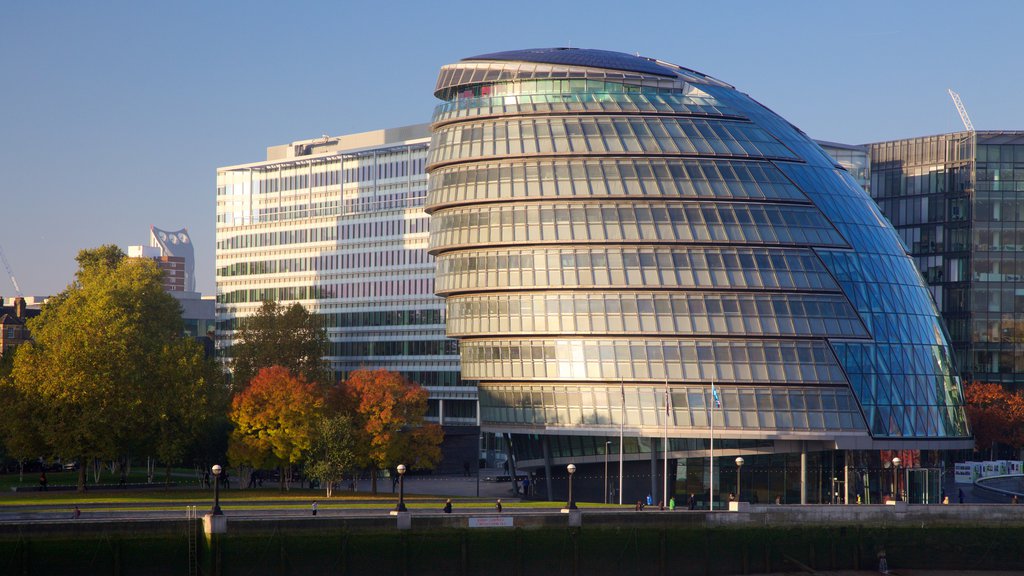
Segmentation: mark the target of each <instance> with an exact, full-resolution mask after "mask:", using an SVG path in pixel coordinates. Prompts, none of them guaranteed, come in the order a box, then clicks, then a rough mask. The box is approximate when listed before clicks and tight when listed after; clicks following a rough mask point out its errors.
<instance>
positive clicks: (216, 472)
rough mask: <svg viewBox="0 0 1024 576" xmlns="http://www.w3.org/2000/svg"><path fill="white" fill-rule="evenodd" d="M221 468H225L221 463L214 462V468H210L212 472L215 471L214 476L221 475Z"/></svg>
mask: <svg viewBox="0 0 1024 576" xmlns="http://www.w3.org/2000/svg"><path fill="white" fill-rule="evenodd" d="M221 470H223V468H221V467H220V464H214V465H213V468H210V472H213V475H214V476H220V473H221Z"/></svg>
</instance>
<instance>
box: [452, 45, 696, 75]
mask: <svg viewBox="0 0 1024 576" xmlns="http://www.w3.org/2000/svg"><path fill="white" fill-rule="evenodd" d="M462 60H463V61H464V62H465V61H470V60H509V61H514V62H541V63H544V64H564V65H567V66H587V67H590V68H608V69H610V70H626V71H628V72H639V73H641V74H655V75H658V76H668V77H670V78H674V77H675V76H676V74H675V72H673V71H672V69H671V68H667V67H665V66H662V65H661V64H658V63H657V61H655V60H654V59H652V58H645V57H643V56H640V55H636V56H634V55H632V54H624V53H622V52H611V51H609V50H591V49H584V48H530V49H526V50H509V51H507V52H495V53H493V54H481V55H479V56H471V57H469V58H463V59H462Z"/></svg>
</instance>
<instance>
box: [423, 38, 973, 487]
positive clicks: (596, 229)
mask: <svg viewBox="0 0 1024 576" xmlns="http://www.w3.org/2000/svg"><path fill="white" fill-rule="evenodd" d="M434 94H435V96H436V97H437V98H439V99H440V100H441V101H442V102H441V104H440V105H439V106H438V107H437V108H436V110H435V113H434V116H433V124H432V128H433V137H432V140H431V149H430V155H429V160H428V166H427V170H428V172H429V173H430V180H429V189H428V196H427V208H426V209H427V212H428V213H430V214H431V226H430V252H431V253H432V254H434V255H436V258H437V272H436V274H437V281H436V291H437V293H438V294H439V295H442V296H444V297H445V298H446V299H447V317H448V323H447V330H448V335H449V336H453V337H456V338H458V339H459V340H460V353H461V358H462V373H463V377H464V378H467V379H472V380H479V398H480V417H481V421H482V427H483V429H484V430H485V431H489V432H495V433H501V434H505V435H507V436H508V437H509V438H510V439H511V441H512V445H513V451H514V457H515V458H514V463H515V464H516V466H517V468H518V469H519V470H520V471H524V470H525V471H527V472H529V473H531V474H533V475H534V476H535V479H536V480H538V482H533V483H532V484H533V485H534V486H535V487H536V488H535V489H536V490H538V492H537V493H535V494H536V495H537V496H538V497H545V496H546V497H548V498H555V497H559V496H561V495H564V486H565V482H564V478H565V465H566V464H568V463H570V462H572V463H574V464H576V465H577V467H578V469H579V470H580V471H579V472H578V473H577V474H576V481H577V483H578V484H577V486H578V488H577V490H579V492H578V494H581V496H580V498H588V499H601V498H602V493H603V494H604V495H608V492H614V491H615V490H616V489H617V486H618V484H619V482H620V481H619V480H617V479H616V478H614V477H616V476H618V472H617V470H616V471H615V472H614V473H612V476H613V478H612V479H611V480H609V479H608V474H609V473H608V472H604V474H603V479H604V485H602V483H601V479H602V470H607V465H608V464H607V462H608V460H609V458H611V460H612V462H614V463H615V464H613V465H612V467H613V469H614V468H617V465H618V462H616V461H617V460H618V459H619V454H620V450H621V453H623V454H624V457H623V460H625V463H624V464H623V468H624V476H625V477H624V478H622V479H621V482H622V483H623V489H622V491H620V492H619V493H618V495H617V498H619V499H623V497H624V500H625V501H633V500H635V499H637V498H639V497H641V496H642V495H646V494H654V495H655V500H658V499H659V498H660V497H666V498H667V496H669V495H670V494H665V495H660V494H661V491H662V489H661V486H662V481H665V480H666V478H661V477H660V475H661V474H663V473H662V467H663V466H664V468H665V469H668V470H669V472H668V476H669V478H668V480H671V488H670V492H673V493H684V492H685V493H690V492H696V493H697V494H698V497H700V496H699V495H700V494H704V496H703V498H705V499H706V498H707V494H708V488H709V485H713V486H714V489H713V490H712V492H713V493H715V494H718V493H719V492H726V491H727V490H728V487H729V486H734V484H731V482H732V481H733V480H730V478H738V476H739V470H737V468H736V465H734V464H731V463H732V462H733V461H734V459H735V457H736V456H741V455H742V456H743V457H744V458H745V459H746V462H747V466H746V467H744V468H743V470H742V472H743V474H744V475H745V476H747V475H749V476H750V479H749V480H746V479H745V480H743V486H744V487H746V489H747V491H748V492H747V494H745V495H744V496H745V499H754V498H758V499H760V500H762V501H765V502H767V501H769V499H774V498H775V497H776V496H780V497H784V498H785V499H786V500H787V501H795V500H797V499H799V501H802V502H803V501H827V500H829V499H831V500H835V499H836V498H839V499H842V500H847V499H849V498H852V497H856V495H859V494H861V493H862V492H863V494H864V495H865V496H867V497H869V499H870V498H877V497H879V496H880V495H882V494H885V493H890V492H892V490H894V489H895V490H896V491H897V492H902V493H903V494H904V495H906V496H907V497H913V496H914V494H912V493H913V492H914V491H915V490H916V491H917V493H918V496H921V494H920V493H921V491H922V490H923V491H924V492H928V490H929V489H930V488H931V487H934V486H936V484H935V483H934V479H931V480H922V479H921V478H916V477H915V478H911V477H909V476H908V477H907V479H906V480H905V484H904V485H903V487H902V488H897V487H896V485H899V484H900V482H899V481H898V480H897V481H889V480H886V478H887V476H885V474H887V473H888V472H883V469H882V467H881V463H882V462H883V461H885V462H888V461H889V457H890V456H891V455H892V454H894V453H897V452H896V451H899V452H898V453H899V454H901V458H902V460H903V463H904V466H907V467H915V466H917V467H922V468H924V467H927V466H929V465H931V461H930V459H931V460H934V459H936V457H935V456H934V455H935V454H937V453H938V452H937V451H939V450H945V449H959V448H967V447H971V446H972V441H971V439H970V431H969V429H968V425H967V422H966V419H965V416H964V410H963V397H962V390H961V384H960V380H959V378H958V376H957V374H956V371H955V369H954V364H953V358H952V355H951V352H950V347H949V342H948V338H947V336H946V332H945V329H944V328H943V325H942V322H941V320H940V317H939V315H938V313H937V311H936V309H935V306H934V304H933V302H932V299H931V297H930V295H929V293H928V289H927V288H926V286H925V285H924V283H923V282H922V279H921V277H920V275H919V274H918V272H917V269H916V267H915V266H914V262H913V260H912V259H911V258H910V257H909V256H908V254H907V251H906V250H905V248H904V246H903V244H902V243H901V241H900V239H899V237H898V236H897V234H896V233H895V231H894V230H893V228H892V226H891V225H890V224H889V223H888V221H887V220H886V219H885V217H884V216H882V214H881V213H880V212H879V210H878V207H877V206H876V205H875V203H874V202H872V200H871V198H870V197H869V196H868V195H867V194H866V193H865V192H864V190H863V189H862V187H861V186H860V183H859V182H858V177H863V175H851V173H850V172H849V171H848V170H847V168H845V167H844V166H842V165H841V164H839V163H837V162H835V161H834V160H832V159H831V158H830V157H829V156H828V155H827V154H825V153H824V152H823V151H822V149H821V148H820V147H819V146H818V145H816V144H815V143H814V142H812V141H811V140H810V139H808V137H807V136H806V135H804V134H803V133H802V132H801V131H800V130H799V129H797V128H795V127H794V126H792V125H791V124H790V123H788V122H787V121H786V120H784V119H783V118H780V117H779V116H777V115H775V114H774V113H772V112H771V111H770V110H768V109H766V108H765V107H763V106H762V105H760V104H758V103H757V102H756V101H754V100H753V99H751V98H750V97H749V96H747V95H745V94H743V93H742V92H739V91H738V90H736V89H734V88H733V87H732V86H730V85H728V84H726V83H724V82H721V81H719V80H716V79H714V78H711V77H709V76H706V75H704V74H701V73H699V72H696V71H693V70H689V69H686V68H683V67H680V66H676V65H674V64H669V63H666V62H663V61H660V60H655V59H650V58H644V57H639V56H632V55H628V54H621V53H615V52H606V51H601V50H582V49H567V48H557V49H539V50H519V51H511V52H502V53H496V54H487V55H482V56H476V57H472V58H466V59H464V60H462V61H460V62H458V63H455V64H450V65H446V66H444V67H442V69H441V72H440V75H439V77H438V80H437V85H436V88H435V92H434ZM620 438H621V441H620ZM666 438H667V445H666V443H665V439H666ZM712 439H713V441H714V448H715V456H716V457H718V459H719V460H718V461H717V462H716V465H715V466H714V468H713V470H714V473H713V474H712V470H711V469H710V467H709V466H708V456H709V453H710V449H711V448H712ZM883 451H884V452H883ZM669 460H671V462H672V465H671V468H669V466H668V462H669ZM602 466H604V468H603V467H602ZM808 470H816V471H817V476H816V479H815V478H812V477H811V475H810V474H809V473H808ZM894 476H895V475H894ZM559 478H562V480H559ZM637 478H641V480H637ZM822 478H827V479H828V480H822ZM648 481H649V482H650V483H649V484H647V482H648ZM837 483H838V484H842V485H843V486H845V487H846V488H845V489H844V490H841V491H840V489H839V488H838V487H837ZM906 484H912V486H913V487H909V486H907V485H906ZM606 486H611V487H612V488H610V489H609V490H607V491H606V490H605V487H606ZM914 487H916V488H914ZM839 492H842V493H841V494H839ZM934 492H935V495H934V496H937V492H938V491H937V489H936V490H934ZM837 494H839V495H838V496H837ZM659 495H660V496H659ZM934 496H933V497H934ZM612 497H613V499H614V498H616V495H614V494H613V495H612ZM921 497H922V498H927V496H921ZM715 498H716V499H717V498H718V496H717V495H716V496H715ZM869 501H870V500H869Z"/></svg>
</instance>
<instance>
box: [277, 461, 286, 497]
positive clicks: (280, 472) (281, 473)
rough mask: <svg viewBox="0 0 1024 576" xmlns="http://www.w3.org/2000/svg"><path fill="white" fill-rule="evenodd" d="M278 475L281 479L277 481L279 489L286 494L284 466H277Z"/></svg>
mask: <svg viewBox="0 0 1024 576" xmlns="http://www.w3.org/2000/svg"><path fill="white" fill-rule="evenodd" d="M277 477H278V478H279V479H280V480H281V481H280V482H278V483H277V489H278V491H279V492H281V493H282V494H284V481H285V480H284V466H278V467H277Z"/></svg>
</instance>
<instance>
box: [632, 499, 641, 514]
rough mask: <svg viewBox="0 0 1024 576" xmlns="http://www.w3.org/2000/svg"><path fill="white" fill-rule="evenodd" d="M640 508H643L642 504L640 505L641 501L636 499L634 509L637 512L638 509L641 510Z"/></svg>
mask: <svg viewBox="0 0 1024 576" xmlns="http://www.w3.org/2000/svg"><path fill="white" fill-rule="evenodd" d="M642 509H643V505H642V503H641V502H640V501H639V500H637V501H636V508H634V510H636V511H637V512H639V511H640V510H642Z"/></svg>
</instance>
